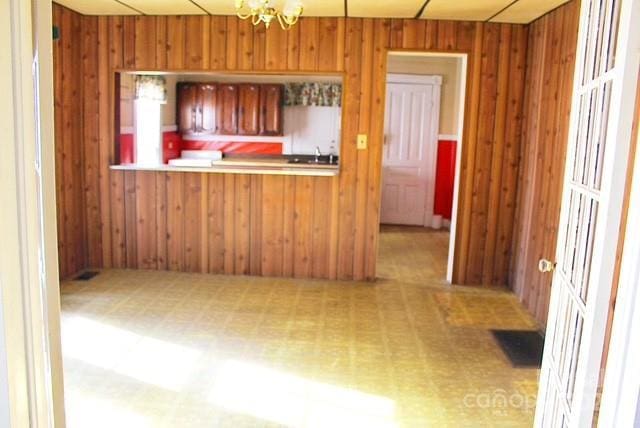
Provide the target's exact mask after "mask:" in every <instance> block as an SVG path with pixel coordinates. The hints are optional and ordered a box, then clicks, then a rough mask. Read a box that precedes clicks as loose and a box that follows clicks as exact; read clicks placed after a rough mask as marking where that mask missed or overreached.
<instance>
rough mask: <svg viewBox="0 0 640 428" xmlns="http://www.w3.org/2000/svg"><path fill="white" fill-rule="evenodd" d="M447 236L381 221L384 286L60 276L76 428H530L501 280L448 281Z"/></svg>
mask: <svg viewBox="0 0 640 428" xmlns="http://www.w3.org/2000/svg"><path fill="white" fill-rule="evenodd" d="M447 245H448V234H447V233H446V232H433V231H428V230H425V229H420V228H398V227H384V228H383V233H382V235H381V242H380V247H381V248H380V263H379V276H380V278H381V279H380V280H379V281H378V282H377V283H375V284H369V283H353V282H330V281H317V280H293V279H273V278H255V277H229V276H211V275H200V274H182V273H171V272H149V271H125V270H105V271H103V272H101V273H100V274H99V275H98V276H97V277H95V278H93V279H92V280H90V281H86V282H80V281H68V282H65V283H63V284H62V310H63V319H62V335H63V354H64V364H65V387H66V409H67V420H68V427H69V428H85V427H91V428H94V427H109V428H111V427H136V428H138V427H140V428H145V427H234V428H235V427H272V426H274V427H276V426H277V427H279V426H290V427H332V428H333V427H367V428H369V427H429V426H433V427H447V426H451V427H527V426H531V424H532V419H533V412H534V405H535V393H536V388H537V376H538V370H535V369H514V368H512V367H511V365H510V364H509V362H508V361H507V359H506V358H505V357H504V355H503V354H502V352H501V350H500V349H499V348H498V346H497V345H496V344H495V342H494V341H493V338H492V336H491V334H490V332H489V331H488V329H490V328H509V329H514V328H519V329H533V328H535V327H536V326H535V323H534V321H533V320H532V318H531V317H529V316H528V314H527V313H526V312H525V311H524V310H523V309H522V308H521V306H520V305H519V304H518V302H517V300H516V298H515V297H514V296H513V295H512V294H511V293H509V292H508V291H505V290H500V289H491V290H488V289H473V288H463V287H448V286H446V285H445V283H444V281H443V278H444V275H445V266H446V255H447Z"/></svg>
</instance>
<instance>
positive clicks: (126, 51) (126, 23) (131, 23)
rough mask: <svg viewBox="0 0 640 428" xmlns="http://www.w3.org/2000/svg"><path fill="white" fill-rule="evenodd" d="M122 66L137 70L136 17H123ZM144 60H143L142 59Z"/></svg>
mask: <svg viewBox="0 0 640 428" xmlns="http://www.w3.org/2000/svg"><path fill="white" fill-rule="evenodd" d="M122 59H123V63H122V66H123V67H125V68H128V69H132V70H135V68H136V17H135V16H125V17H123V18H122ZM141 62H142V61H141Z"/></svg>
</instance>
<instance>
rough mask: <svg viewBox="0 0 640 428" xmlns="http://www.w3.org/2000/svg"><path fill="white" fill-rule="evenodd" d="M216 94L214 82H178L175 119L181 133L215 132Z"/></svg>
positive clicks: (216, 89)
mask: <svg viewBox="0 0 640 428" xmlns="http://www.w3.org/2000/svg"><path fill="white" fill-rule="evenodd" d="M217 94H218V88H217V86H216V85H215V84H208V83H206V84H199V83H178V85H177V98H178V103H177V106H178V108H177V116H178V117H177V120H178V129H179V130H180V133H181V134H212V133H216V132H217V129H216V127H217V121H216V116H217V98H218V97H217Z"/></svg>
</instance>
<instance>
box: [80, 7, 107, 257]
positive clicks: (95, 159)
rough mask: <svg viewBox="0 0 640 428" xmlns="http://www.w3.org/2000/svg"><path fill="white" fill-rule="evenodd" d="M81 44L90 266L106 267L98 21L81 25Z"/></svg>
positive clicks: (84, 174) (88, 20) (85, 183)
mask: <svg viewBox="0 0 640 428" xmlns="http://www.w3.org/2000/svg"><path fill="white" fill-rule="evenodd" d="M81 25H82V44H83V46H85V47H86V48H84V49H83V50H82V52H83V54H82V76H83V77H82V85H83V86H82V98H81V100H82V112H83V113H82V115H81V116H82V123H83V126H82V128H81V130H82V132H83V135H82V142H83V144H81V148H82V150H83V153H82V158H83V160H84V168H83V169H82V173H83V177H82V181H81V183H84V186H83V187H84V202H85V204H84V211H85V214H84V218H85V222H86V231H85V236H86V239H87V264H88V266H89V267H98V266H103V263H102V233H101V232H102V230H101V222H102V221H101V218H100V192H99V184H100V183H99V181H100V146H99V134H100V129H99V115H98V113H99V111H98V95H99V92H98V89H99V87H98V81H97V79H98V49H96V47H97V46H98V18H97V17H95V16H92V17H85V18H83V19H82V21H81Z"/></svg>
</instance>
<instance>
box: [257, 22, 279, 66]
mask: <svg viewBox="0 0 640 428" xmlns="http://www.w3.org/2000/svg"><path fill="white" fill-rule="evenodd" d="M276 27H278V25H276V24H274V25H273V28H276ZM271 31H272V28H269V32H271ZM276 31H277V30H276ZM266 42H267V29H266V28H265V27H264V26H262V25H260V26H258V27H253V65H252V67H251V69H252V71H262V70H264V69H265V68H266V61H267V59H266Z"/></svg>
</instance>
